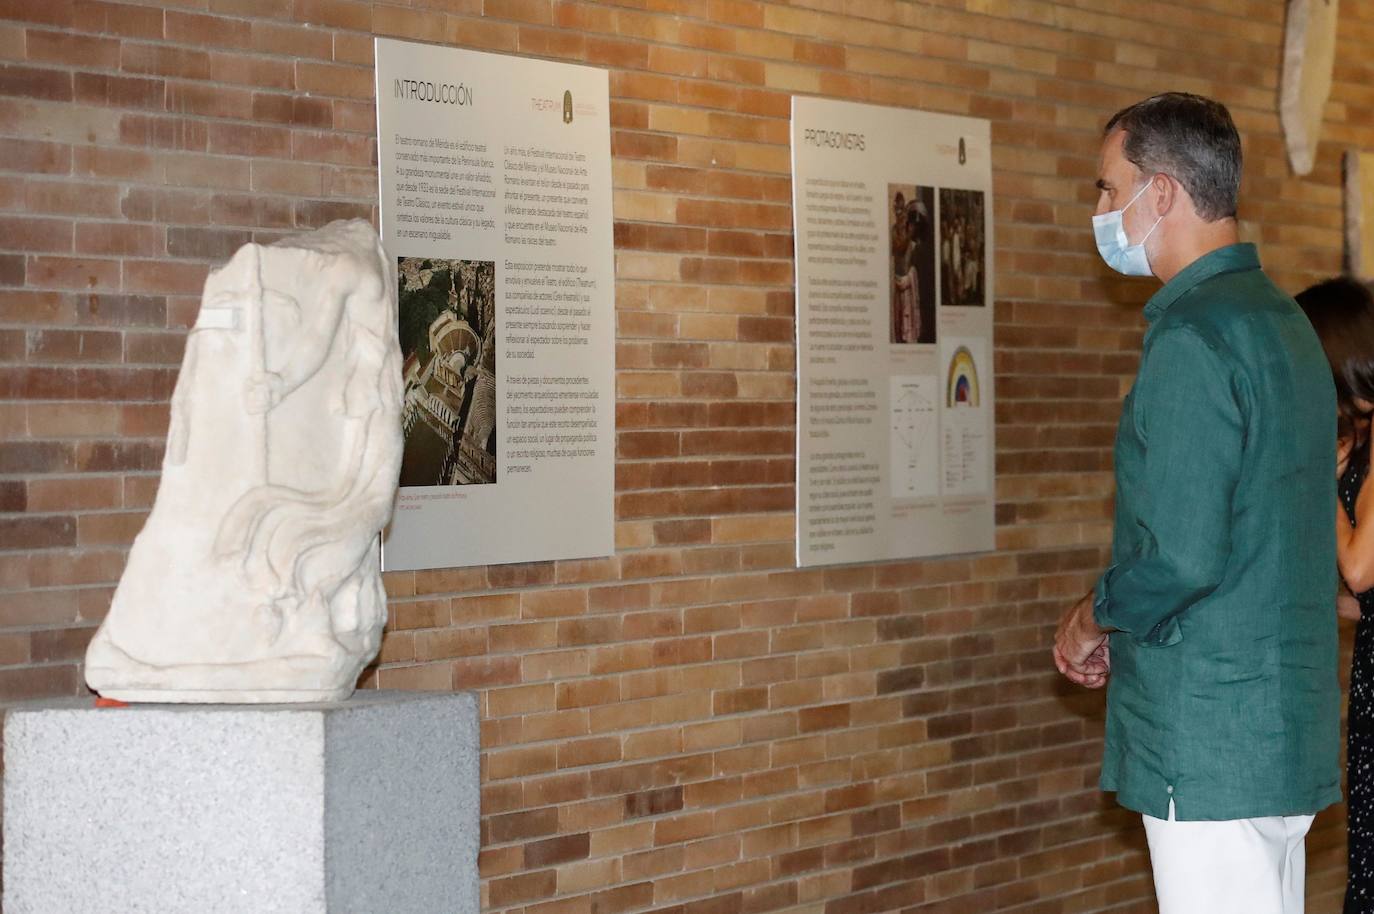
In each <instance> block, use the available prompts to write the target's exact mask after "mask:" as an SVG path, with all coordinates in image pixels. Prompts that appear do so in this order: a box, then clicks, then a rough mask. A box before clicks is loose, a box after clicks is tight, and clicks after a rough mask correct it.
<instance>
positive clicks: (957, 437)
mask: <svg viewBox="0 0 1374 914" xmlns="http://www.w3.org/2000/svg"><path fill="white" fill-rule="evenodd" d="M943 351H944V361H945V364H946V366H947V368H946V370H945V378H944V381H945V390H944V403H945V413H944V415H943V416H942V417H941V421H940V465H941V474H940V476H941V479H940V489H941V492H942V493H943V494H945V495H986V494H987V493H988V492H989V491H990V490H991V487H992V454H991V453H990V452H991V449H992V448H991V445H992V434H991V433H992V421H991V415H990V414H989V410H988V409H987V407H986V406H984V396H985V390H984V388H983V386H982V385H981V384H980V383H979V376H980V373H983V378H984V380H986V379H987V378H988V377H989V376H988V375H987V374H986V372H989V371H991V370H992V366H991V365H989V364H988V362H987V360H986V353H987V351H988V347H987V341H986V340H981V339H963V340H961V339H951V340H949V341H947V343H946V344H945V346H944V347H943Z"/></svg>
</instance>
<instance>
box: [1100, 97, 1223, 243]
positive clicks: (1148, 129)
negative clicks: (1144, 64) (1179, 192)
mask: <svg viewBox="0 0 1374 914" xmlns="http://www.w3.org/2000/svg"><path fill="white" fill-rule="evenodd" d="M1114 130H1123V131H1125V134H1126V136H1125V142H1124V143H1123V145H1122V151H1123V152H1124V153H1125V155H1126V158H1127V159H1128V160H1129V161H1130V162H1131V163H1132V164H1134V165H1135V166H1136V167H1137V168H1139V169H1140V170H1141V171H1142V172H1144V173H1145V174H1146V175H1147V176H1153V175H1156V174H1166V175H1168V176H1170V177H1171V178H1173V179H1174V180H1176V181H1178V182H1179V183H1180V184H1182V185H1183V187H1184V189H1185V190H1187V191H1188V195H1189V196H1191V197H1192V198H1193V204H1194V206H1196V207H1197V213H1198V215H1199V216H1201V217H1202V218H1203V219H1205V220H1206V221H1208V222H1215V221H1216V220H1218V219H1229V218H1234V217H1235V215H1236V198H1237V197H1238V196H1239V195H1240V167H1241V155H1240V134H1239V133H1237V132H1236V125H1235V123H1234V122H1232V120H1231V113H1230V112H1229V111H1227V110H1226V106H1225V105H1223V104H1221V103H1220V102H1215V101H1212V100H1211V99H1210V98H1203V97H1202V96H1200V95H1189V94H1187V93H1184V92H1165V93H1164V94H1163V95H1155V96H1152V97H1151V98H1147V99H1145V100H1144V101H1143V102H1136V103H1135V104H1134V105H1131V106H1130V107H1129V108H1123V109H1121V110H1120V111H1118V112H1117V113H1116V114H1115V115H1114V116H1113V117H1112V119H1111V120H1110V121H1108V122H1107V127H1106V129H1105V130H1103V131H1102V134H1103V136H1107V135H1110V134H1111V133H1112V131H1114Z"/></svg>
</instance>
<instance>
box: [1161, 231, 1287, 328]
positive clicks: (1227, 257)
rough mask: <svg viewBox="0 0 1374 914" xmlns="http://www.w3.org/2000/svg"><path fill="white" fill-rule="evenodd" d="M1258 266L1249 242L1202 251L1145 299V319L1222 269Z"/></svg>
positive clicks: (1219, 272) (1164, 308)
mask: <svg viewBox="0 0 1374 914" xmlns="http://www.w3.org/2000/svg"><path fill="white" fill-rule="evenodd" d="M1259 268H1260V261H1259V252H1258V251H1257V250H1256V249H1255V246H1254V245H1253V244H1248V243H1246V244H1231V245H1227V246H1226V247H1224V248H1217V249H1216V250H1215V251H1212V252H1211V253H1208V254H1203V255H1202V256H1201V257H1199V258H1198V259H1197V260H1194V261H1193V262H1192V263H1190V264H1188V266H1186V267H1184V268H1183V269H1182V270H1181V271H1179V273H1178V275H1177V276H1175V277H1174V278H1173V279H1171V280H1169V281H1168V282H1167V283H1165V284H1164V288H1162V289H1160V290H1159V291H1158V292H1156V293H1155V294H1154V295H1153V296H1151V297H1150V300H1149V301H1148V302H1146V303H1145V319H1146V320H1148V321H1149V322H1150V323H1154V322H1155V321H1156V320H1158V319H1159V318H1161V317H1163V316H1164V312H1165V311H1168V310H1169V306H1170V305H1172V304H1173V303H1174V302H1176V301H1178V300H1179V299H1180V298H1182V297H1183V296H1184V295H1186V294H1187V293H1189V292H1191V291H1192V290H1193V289H1194V288H1196V287H1197V286H1199V285H1201V284H1202V283H1204V282H1206V281H1207V280H1209V279H1211V278H1212V277H1213V276H1220V275H1221V274H1223V273H1241V272H1244V271H1245V270H1258V269H1259Z"/></svg>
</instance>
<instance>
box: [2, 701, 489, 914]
mask: <svg viewBox="0 0 1374 914" xmlns="http://www.w3.org/2000/svg"><path fill="white" fill-rule="evenodd" d="M4 766H5V772H4V779H5V783H4V795H5V814H4V842H5V843H4V866H5V873H4V883H5V889H4V910H5V911H6V912H8V914H73V912H78V911H80V912H98V911H99V912H103V911H108V912H114V911H118V912H121V914H135V912H150V914H169V912H192V911H194V912H198V914H199V912H206V914H209V912H215V914H219V912H226V914H228V912H233V914H238V912H243V914H250V912H251V914H265V912H278V911H279V912H289V914H378V912H387V914H477V910H478V883H477V850H478V803H479V800H478V726H477V703H476V699H475V697H474V696H473V695H471V694H441V693H423V692H418V693H417V692H360V693H358V694H357V695H355V696H354V697H353V698H351V699H349V700H347V701H343V702H336V703H331V704H316V705H198V706H195V705H192V706H188V705H175V706H173V705H131V706H129V707H127V708H108V709H96V708H94V707H93V702H92V700H91V699H85V700H79V701H77V700H70V701H62V702H45V703H42V704H35V705H28V706H21V707H19V708H15V709H12V710H11V711H10V713H9V714H8V716H7V718H6V722H5V757H4Z"/></svg>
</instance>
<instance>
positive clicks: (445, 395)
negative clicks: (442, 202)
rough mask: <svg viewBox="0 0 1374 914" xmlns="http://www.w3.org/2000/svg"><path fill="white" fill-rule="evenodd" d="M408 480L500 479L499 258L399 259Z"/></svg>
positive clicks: (404, 474) (404, 476) (462, 482)
mask: <svg viewBox="0 0 1374 914" xmlns="http://www.w3.org/2000/svg"><path fill="white" fill-rule="evenodd" d="M396 261H397V262H396V266H397V274H398V276H399V281H400V336H401V356H402V358H404V359H405V365H404V379H405V400H404V405H403V407H402V412H401V417H402V423H403V428H404V430H405V452H404V454H403V455H402V457H401V485H403V486H468V485H482V484H489V483H494V482H496V264H495V263H494V262H492V261H489V260H439V259H436V258H432V257H398V258H397V259H396Z"/></svg>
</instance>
